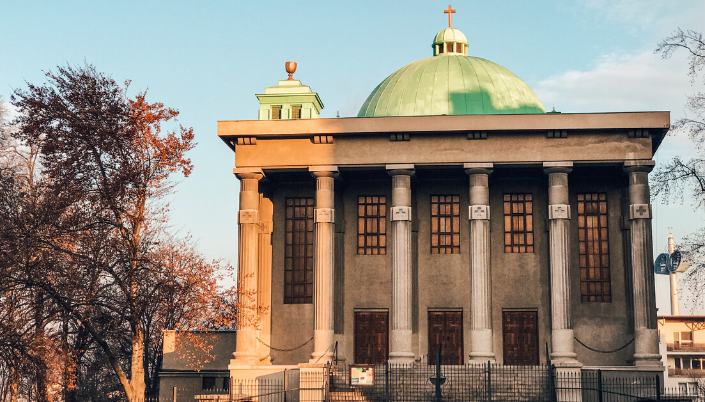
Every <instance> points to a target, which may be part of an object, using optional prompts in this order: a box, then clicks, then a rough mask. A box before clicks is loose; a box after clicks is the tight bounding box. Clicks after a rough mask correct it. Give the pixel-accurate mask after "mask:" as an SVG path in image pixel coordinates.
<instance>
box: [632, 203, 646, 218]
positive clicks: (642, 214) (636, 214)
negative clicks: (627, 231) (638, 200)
mask: <svg viewBox="0 0 705 402" xmlns="http://www.w3.org/2000/svg"><path fill="white" fill-rule="evenodd" d="M650 218H651V205H649V204H631V205H629V219H650Z"/></svg>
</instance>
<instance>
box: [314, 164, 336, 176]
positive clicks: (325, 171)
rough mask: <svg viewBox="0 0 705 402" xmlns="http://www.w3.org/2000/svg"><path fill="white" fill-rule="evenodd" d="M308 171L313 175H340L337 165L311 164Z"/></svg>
mask: <svg viewBox="0 0 705 402" xmlns="http://www.w3.org/2000/svg"><path fill="white" fill-rule="evenodd" d="M308 171H309V172H310V173H311V175H312V176H313V177H333V178H335V177H338V175H339V172H338V167H337V166H309V167H308Z"/></svg>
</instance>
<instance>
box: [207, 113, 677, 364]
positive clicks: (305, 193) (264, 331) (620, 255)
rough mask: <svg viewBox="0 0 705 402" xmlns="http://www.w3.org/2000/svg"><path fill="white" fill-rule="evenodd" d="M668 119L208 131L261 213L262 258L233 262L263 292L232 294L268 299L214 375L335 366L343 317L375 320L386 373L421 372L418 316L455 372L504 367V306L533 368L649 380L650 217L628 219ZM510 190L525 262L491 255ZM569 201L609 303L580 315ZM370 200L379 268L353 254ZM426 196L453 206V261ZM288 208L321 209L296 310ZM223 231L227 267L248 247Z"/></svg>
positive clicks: (425, 120) (300, 123)
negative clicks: (593, 236)
mask: <svg viewBox="0 0 705 402" xmlns="http://www.w3.org/2000/svg"><path fill="white" fill-rule="evenodd" d="M669 119H670V118H669V114H668V113H667V112H651V113H604V114H540V115H493V116H490V115H484V116H421V117H383V118H348V119H312V120H288V121H277V122H273V121H266V120H262V121H237V122H236V121H221V122H219V124H218V127H219V136H220V137H221V138H222V139H223V140H224V141H225V142H226V143H227V144H228V145H229V146H230V147H231V148H233V150H234V151H235V155H236V159H235V165H236V169H235V170H234V173H235V174H236V175H237V176H238V177H239V178H240V179H241V180H242V179H243V178H245V179H247V178H250V179H249V180H251V177H253V176H252V175H260V174H261V175H262V178H261V179H259V181H258V183H259V188H258V192H259V194H260V198H259V203H260V205H262V203H271V204H269V205H270V207H271V212H270V214H271V215H266V214H262V213H261V211H263V209H262V208H260V209H259V211H260V215H259V216H258V217H257V219H258V220H259V221H261V222H271V259H267V258H260V259H259V260H257V261H259V262H257V264H259V265H258V266H257V267H256V268H255V267H252V266H251V264H253V262H252V261H254V259H249V260H248V262H247V264H250V265H246V267H247V269H248V272H260V273H261V272H268V273H271V276H268V278H270V279H271V281H270V282H269V283H268V284H261V283H260V282H257V281H249V282H247V283H260V284H259V285H257V286H259V287H260V288H261V287H265V288H267V287H268V288H267V289H258V291H261V292H265V294H266V295H268V297H259V298H258V303H259V306H260V307H264V308H266V310H267V311H268V312H269V314H265V315H263V316H261V317H259V322H258V327H257V328H258V329H257V330H252V331H250V332H249V334H250V335H247V336H249V337H250V338H252V339H249V338H248V339H247V340H245V339H243V340H242V341H241V339H240V336H238V345H243V347H244V345H254V346H252V348H254V349H255V350H249V351H246V350H240V348H238V350H237V351H235V352H236V357H238V358H239V359H240V360H239V361H233V362H232V364H231V369H233V370H234V369H235V367H236V366H237V367H242V368H244V367H246V366H250V367H254V366H262V365H270V364H273V365H296V364H301V363H308V362H309V361H310V362H312V363H322V362H325V361H329V360H331V359H335V358H336V357H337V359H338V360H345V361H346V362H348V363H354V362H356V359H355V356H354V350H355V344H354V343H355V338H354V334H355V327H354V313H355V312H356V311H386V312H388V313H389V317H390V326H389V342H390V349H389V352H390V353H389V357H390V359H391V360H392V361H418V362H425V361H427V360H428V350H429V340H428V326H429V323H428V312H429V311H434V310H439V309H440V310H449V311H461V312H462V321H463V322H462V326H463V337H464V339H463V350H464V356H463V361H464V362H465V363H468V362H470V361H471V360H480V361H487V360H491V359H495V360H496V361H497V362H498V363H503V362H504V355H503V347H504V345H503V334H502V328H503V327H502V316H503V312H506V311H517V310H520V311H535V312H536V313H537V315H538V345H539V361H540V363H548V360H547V356H551V359H552V360H551V361H552V362H553V363H556V362H563V363H565V364H567V365H568V366H569V367H573V366H575V367H579V366H581V365H586V366H627V365H635V364H636V365H640V366H645V367H646V368H647V369H648V368H649V367H650V368H651V369H658V367H656V366H658V365H659V364H660V363H659V362H658V361H656V360H655V359H654V356H657V355H658V343H657V342H658V341H657V337H656V335H655V334H656V327H655V324H656V323H655V303H654V300H653V292H654V290H653V278H651V279H650V276H649V275H650V274H649V272H652V271H651V267H650V264H651V263H650V260H649V256H650V254H649V252H650V251H649V250H650V249H651V238H650V236H651V226H650V225H651V216H650V213H648V214H646V215H643V214H642V215H638V214H637V215H635V212H634V211H636V210H637V209H639V210H641V209H640V208H639V207H641V206H645V207H646V208H647V209H648V208H649V205H648V203H649V200H648V182H647V181H646V180H645V177H647V176H646V175H647V174H648V171H647V170H648V167H649V166H652V161H651V159H652V156H653V153H654V152H655V150H656V149H657V147H658V145H659V144H660V141H661V140H662V138H663V135H664V134H665V131H666V130H667V128H668V127H669V123H670V120H669ZM556 132H558V133H560V134H559V135H558V136H555V134H554V133H556ZM476 134H477V135H476ZM245 138H250V139H251V138H255V139H256V140H255V141H251V140H243V139H245ZM475 138H477V139H475ZM320 171H325V172H332V171H335V172H336V174H335V175H329V174H317V175H316V172H320ZM312 172H313V173H314V175H316V177H313V176H312V175H311V173H312ZM390 174H391V175H390ZM333 176H335V177H333ZM322 178H325V181H326V184H325V185H326V186H327V187H326V188H327V189H328V190H326V191H328V193H326V194H327V195H326V197H325V200H322V198H321V197H322V196H321V194H319V193H320V191H321V179H322ZM317 182H319V183H318V185H317ZM645 185H646V188H644V186H645ZM244 188H245V187H243V189H244ZM248 188H249V187H248ZM556 189H559V190H556ZM245 191H250V190H245ZM513 193H523V194H532V197H533V206H534V211H533V222H534V227H533V235H534V252H532V253H505V252H504V216H503V196H504V195H505V194H513ZM582 193H605V194H606V198H607V199H606V201H607V209H608V212H607V219H608V230H609V233H608V236H609V260H610V265H609V267H610V286H611V289H612V291H611V302H583V301H581V297H580V296H581V290H580V261H579V254H580V250H579V249H578V225H577V212H576V211H577V203H578V201H577V197H578V194H582ZM645 194H646V195H645ZM371 195H374V196H385V197H386V199H387V203H386V206H387V209H388V211H387V217H388V219H387V227H386V234H387V247H386V254H384V255H358V253H357V241H358V240H357V236H358V228H357V219H358V215H357V213H358V211H357V208H358V206H357V199H358V197H359V196H371ZM432 195H458V196H459V200H460V201H459V203H460V221H459V222H460V230H459V235H460V253H458V254H431V253H430V249H431V245H430V238H431V229H430V222H431V216H430V210H431V206H430V199H431V196H432ZM294 197H311V198H315V199H316V200H317V204H316V210H317V211H318V210H322V209H326V210H327V212H328V213H329V218H320V219H319V212H316V228H317V229H316V241H315V244H316V246H315V255H316V256H317V257H316V275H318V276H320V275H321V274H320V272H322V271H321V270H323V269H325V271H324V272H325V273H326V275H328V274H331V275H332V279H331V278H329V279H331V280H332V282H331V281H329V280H328V279H326V283H325V284H323V283H321V282H319V281H318V280H316V282H315V283H316V291H315V296H314V300H313V302H312V303H309V304H285V303H284V274H285V272H284V265H285V255H284V253H285V236H286V233H285V228H284V225H285V221H286V219H285V213H286V210H285V201H286V199H287V198H294ZM400 197H401V198H400ZM485 198H486V199H485ZM400 200H402V201H400ZM324 201H325V202H324ZM331 202H332V205H330V203H331ZM325 203H328V204H326V205H323V204H325ZM471 206H481V207H485V206H487V207H488V208H486V211H487V217H486V218H481V217H480V218H479V219H471V218H472V216H471V212H470V210H469V207H471ZM551 206H553V207H556V206H559V207H565V208H567V209H568V214H567V215H565V216H562V215H559V211H557V210H556V209H555V208H552V207H551ZM241 208H245V207H243V206H242V205H241ZM565 208H564V209H563V210H565ZM245 209H250V210H251V209H256V208H254V207H252V206H246V208H245ZM397 213H398V214H400V215H398V216H399V218H398V219H397V218H395V216H397V215H396V214H397ZM240 214H241V215H240V216H242V214H243V210H242V209H241V212H240ZM478 216H480V215H478ZM248 222H249V221H248ZM321 222H322V223H323V225H326V228H325V238H322V237H321V236H323V234H324V232H323V229H322V228H321ZM240 226H241V239H240V247H241V253H242V252H243V251H244V250H242V247H244V245H245V244H249V245H250V246H248V247H253V246H252V244H256V242H255V241H251V240H247V239H248V238H249V237H247V238H243V235H245V236H253V235H248V234H246V233H245V232H244V231H243V230H244V229H243V226H244V225H243V221H241V222H240ZM248 230H249V229H248ZM252 232H253V233H255V231H252ZM257 247H261V246H257ZM241 255H242V254H241ZM241 258H242V257H241ZM323 259H325V261H323ZM243 261H244V260H243ZM651 276H653V274H651ZM649 281H651V282H649ZM649 283H651V285H649ZM267 292H269V293H267ZM269 295H271V296H269ZM321 312H325V315H320V314H321ZM324 332H325V333H324ZM252 334H255V335H254V338H253V335H252ZM245 335H246V334H243V336H245ZM265 337H267V340H268V342H257V341H256V340H257V338H259V339H260V340H263V339H265ZM574 337H575V338H577V339H578V340H580V341H582V342H583V343H585V344H587V345H589V346H590V347H592V348H595V349H600V350H611V349H615V348H618V347H619V346H622V345H623V344H626V343H627V342H629V341H630V340H631V339H632V338H636V341H635V342H633V343H632V344H631V345H630V346H628V347H627V348H625V349H623V350H621V351H619V352H616V353H612V354H598V353H595V352H592V351H590V350H588V349H586V348H585V347H583V346H582V345H581V344H580V343H578V342H577V341H576V340H575V339H574ZM311 338H313V341H311ZM336 342H337V348H336V347H335V345H336ZM270 346H271V347H272V349H271V350H270V349H269V347H270ZM248 347H250V346H248ZM293 348H296V349H295V350H292V351H281V350H284V349H293ZM547 348H548V350H547ZM277 349H278V350H277ZM253 356H260V359H261V356H268V358H267V359H265V360H259V359H253V358H252V357H253ZM240 357H244V358H245V359H246V360H247V361H244V360H242V359H241V358H240Z"/></svg>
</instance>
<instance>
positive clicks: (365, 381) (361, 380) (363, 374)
mask: <svg viewBox="0 0 705 402" xmlns="http://www.w3.org/2000/svg"><path fill="white" fill-rule="evenodd" d="M350 385H351V386H354V387H371V386H373V385H375V366H373V365H354V366H350Z"/></svg>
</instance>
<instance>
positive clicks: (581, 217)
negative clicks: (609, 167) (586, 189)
mask: <svg viewBox="0 0 705 402" xmlns="http://www.w3.org/2000/svg"><path fill="white" fill-rule="evenodd" d="M608 232H609V231H608V227H607V194H605V193H593V194H578V242H579V248H580V296H581V301H583V302H603V303H611V302H612V289H611V283H610V253H609V237H608Z"/></svg>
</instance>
